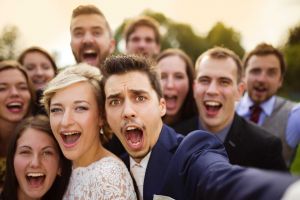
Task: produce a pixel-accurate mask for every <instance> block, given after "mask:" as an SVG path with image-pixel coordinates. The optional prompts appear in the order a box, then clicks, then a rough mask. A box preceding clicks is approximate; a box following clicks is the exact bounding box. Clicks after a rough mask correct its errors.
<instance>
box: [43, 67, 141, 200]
mask: <svg viewBox="0 0 300 200" xmlns="http://www.w3.org/2000/svg"><path fill="white" fill-rule="evenodd" d="M100 80H101V74H100V71H99V70H98V69H97V68H95V67H91V66H88V65H86V64H79V65H75V66H73V67H68V68H67V69H65V70H64V71H62V72H61V73H59V74H58V75H57V76H56V77H55V78H54V79H53V80H52V81H51V82H50V83H49V85H48V87H47V88H46V89H45V91H44V97H43V102H44V105H45V108H46V110H47V112H48V113H49V116H50V124H51V128H52V131H53V133H54V136H55V138H56V140H57V141H58V143H59V145H60V148H61V149H62V151H63V153H64V155H65V157H67V158H68V159H70V160H72V163H73V171H72V175H71V177H70V182H69V185H68V188H67V191H66V192H65V194H64V199H70V200H86V199H103V200H104V199H105V200H106V199H107V200H117V199H118V200H122V199H124V200H125V199H126V200H131V199H133V200H134V199H136V193H135V191H134V187H133V182H132V179H131V176H130V174H129V172H128V170H127V168H126V166H125V165H124V163H123V162H122V161H120V160H119V159H118V158H117V157H116V156H115V155H114V154H112V153H111V152H109V151H108V150H106V149H105V148H104V147H103V146H102V142H103V140H105V138H107V137H108V135H107V133H106V132H103V129H102V128H101V127H103V119H102V116H103V115H102V114H103V113H102V111H101V108H102V105H101V103H102V102H101V99H102V98H101V96H100V95H101V89H100V86H99V81H100Z"/></svg>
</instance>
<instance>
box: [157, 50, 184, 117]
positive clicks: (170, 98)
mask: <svg viewBox="0 0 300 200" xmlns="http://www.w3.org/2000/svg"><path fill="white" fill-rule="evenodd" d="M157 65H158V67H159V68H160V71H161V83H162V87H163V93H164V98H165V100H166V105H167V114H166V115H167V116H169V117H175V116H176V115H178V114H179V111H180V108H181V107H182V104H183V102H184V100H185V98H186V96H187V93H188V90H189V82H188V81H189V80H188V75H187V73H186V64H185V62H184V61H183V60H182V59H181V58H180V57H179V56H177V55H171V56H167V57H165V58H163V59H161V60H160V61H159V62H158V63H157Z"/></svg>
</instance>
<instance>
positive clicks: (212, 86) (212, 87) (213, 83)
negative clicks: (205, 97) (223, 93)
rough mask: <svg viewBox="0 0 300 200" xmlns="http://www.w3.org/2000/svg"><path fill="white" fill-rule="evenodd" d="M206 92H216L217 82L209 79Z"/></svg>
mask: <svg viewBox="0 0 300 200" xmlns="http://www.w3.org/2000/svg"><path fill="white" fill-rule="evenodd" d="M206 93H207V94H210V95H213V94H217V93H218V84H217V82H216V81H211V82H210V84H209V86H208V88H207V90H206Z"/></svg>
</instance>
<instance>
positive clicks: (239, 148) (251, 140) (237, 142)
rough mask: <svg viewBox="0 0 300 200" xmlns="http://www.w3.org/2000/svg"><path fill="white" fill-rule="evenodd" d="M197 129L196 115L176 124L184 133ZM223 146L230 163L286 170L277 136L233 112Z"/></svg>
mask: <svg viewBox="0 0 300 200" xmlns="http://www.w3.org/2000/svg"><path fill="white" fill-rule="evenodd" d="M195 129H198V117H194V118H192V119H190V120H188V121H186V122H185V124H183V123H182V124H181V125H180V126H179V125H178V127H177V130H178V131H179V132H180V131H183V132H184V134H185V133H187V132H190V131H191V130H195ZM224 146H225V149H226V151H227V154H228V157H229V160H230V163H231V164H238V165H241V166H247V167H257V168H261V169H272V170H282V171H287V167H286V165H285V162H284V159H283V157H282V144H281V141H280V139H279V138H277V137H276V136H274V135H272V134H270V133H269V132H267V131H266V130H265V129H263V128H261V127H259V126H257V125H255V124H253V123H251V122H248V121H246V120H245V119H244V118H242V117H240V116H238V115H237V114H235V116H234V119H233V122H232V124H231V127H230V129H229V132H228V134H227V136H226V138H225V141H224Z"/></svg>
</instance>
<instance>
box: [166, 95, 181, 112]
mask: <svg viewBox="0 0 300 200" xmlns="http://www.w3.org/2000/svg"><path fill="white" fill-rule="evenodd" d="M164 98H165V100H166V106H167V109H174V108H176V105H177V99H178V97H177V96H176V95H164Z"/></svg>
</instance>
